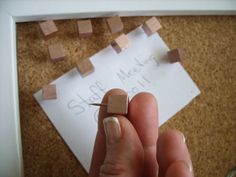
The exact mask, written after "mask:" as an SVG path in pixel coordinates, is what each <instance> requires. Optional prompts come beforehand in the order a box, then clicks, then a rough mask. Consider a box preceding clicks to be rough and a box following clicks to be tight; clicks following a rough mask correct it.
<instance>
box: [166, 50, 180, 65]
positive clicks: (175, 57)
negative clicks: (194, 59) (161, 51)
mask: <svg viewBox="0 0 236 177" xmlns="http://www.w3.org/2000/svg"><path fill="white" fill-rule="evenodd" d="M167 56H168V59H169V61H170V62H171V63H175V62H180V61H181V60H182V59H183V57H184V51H183V49H181V48H176V49H173V50H170V51H168V52H167Z"/></svg>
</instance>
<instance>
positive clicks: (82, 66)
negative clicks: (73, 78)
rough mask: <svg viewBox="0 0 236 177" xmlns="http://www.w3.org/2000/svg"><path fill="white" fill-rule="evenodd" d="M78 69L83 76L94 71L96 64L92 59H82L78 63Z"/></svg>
mask: <svg viewBox="0 0 236 177" xmlns="http://www.w3.org/2000/svg"><path fill="white" fill-rule="evenodd" d="M77 69H78V71H79V72H80V74H81V76H82V77H85V76H87V75H89V74H91V73H93V72H94V66H93V64H92V62H91V61H90V59H86V60H82V61H80V62H78V63H77Z"/></svg>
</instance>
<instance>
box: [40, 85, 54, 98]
mask: <svg viewBox="0 0 236 177" xmlns="http://www.w3.org/2000/svg"><path fill="white" fill-rule="evenodd" d="M42 93H43V99H44V100H51V99H57V90H56V85H55V84H51V85H45V86H43V89H42Z"/></svg>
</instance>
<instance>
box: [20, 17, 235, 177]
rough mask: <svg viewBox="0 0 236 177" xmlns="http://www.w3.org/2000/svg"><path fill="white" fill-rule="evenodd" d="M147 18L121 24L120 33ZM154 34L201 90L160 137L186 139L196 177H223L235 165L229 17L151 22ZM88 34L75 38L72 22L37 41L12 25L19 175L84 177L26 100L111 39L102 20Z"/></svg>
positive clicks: (32, 26) (34, 27)
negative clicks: (57, 50)
mask: <svg viewBox="0 0 236 177" xmlns="http://www.w3.org/2000/svg"><path fill="white" fill-rule="evenodd" d="M148 18H149V17H132V18H122V21H123V23H124V32H125V33H128V32H129V31H131V30H133V29H134V28H136V26H137V25H139V24H141V23H143V22H144V21H145V20H147V19H148ZM157 18H158V20H159V21H160V23H161V25H162V29H160V30H159V34H160V35H161V37H162V38H163V39H164V41H165V42H166V43H167V45H168V46H169V47H170V48H171V49H174V48H178V47H179V48H183V49H184V50H185V52H186V53H185V58H184V59H183V61H182V64H183V66H184V68H185V69H186V70H187V72H188V73H189V74H190V75H191V77H192V79H193V80H194V81H195V82H196V83H197V85H198V86H199V88H200V90H201V95H200V96H199V97H197V98H196V99H194V100H193V101H192V102H191V103H190V104H189V105H188V106H186V107H185V108H184V109H183V110H182V111H180V112H179V113H177V114H176V115H175V116H174V117H173V118H172V119H171V120H170V121H168V122H167V123H165V124H164V125H163V126H161V128H160V131H161V132H162V131H164V130H166V129H170V128H172V129H178V130H180V131H182V132H183V133H184V134H185V136H186V139H187V145H188V147H189V150H190V153H191V156H192V160H193V168H194V171H195V176H196V177H211V176H214V177H215V176H217V177H218V176H219V177H222V176H225V174H226V172H227V170H228V169H230V168H232V167H233V166H235V165H236V154H235V149H236V128H235V127H236V117H235V116H236V17H230V16H228V17H221V16H218V17H214V16H210V17H204V16H202V17H157ZM92 23H93V28H94V33H93V35H92V36H91V37H89V38H79V37H78V34H77V25H76V20H66V21H56V25H57V27H58V30H59V31H58V33H57V35H56V36H55V37H53V38H51V39H49V40H47V41H45V40H44V38H43V36H42V34H41V32H40V28H39V25H38V23H37V22H35V23H34V22H31V23H20V24H18V25H17V48H18V49H17V50H18V73H19V97H20V115H21V117H20V122H21V132H22V144H23V159H24V172H25V177H31V176H34V177H41V176H44V177H54V176H60V177H67V176H70V177H74V176H80V177H85V176H87V174H86V172H85V171H84V170H83V168H82V167H81V165H80V163H79V162H78V161H77V160H76V158H75V156H74V155H73V154H72V152H71V151H70V150H69V148H68V147H67V145H66V144H65V142H64V141H63V140H62V138H61V137H60V136H59V134H58V133H57V131H56V129H55V128H54V127H53V125H52V124H51V122H50V121H49V120H48V118H47V117H46V115H45V113H44V112H43V110H42V109H41V108H40V106H39V105H38V104H37V103H36V101H35V99H34V98H33V93H35V92H36V91H38V90H39V89H41V87H42V86H43V85H46V84H48V83H49V82H51V81H53V80H54V79H56V78H58V77H59V76H61V75H62V74H63V73H65V72H67V71H68V70H70V69H71V68H73V67H75V66H76V62H77V61H79V60H80V59H83V58H88V57H89V56H91V55H93V54H95V53H96V52H98V51H99V50H101V49H103V48H104V47H106V46H107V45H108V44H110V43H111V41H112V40H113V39H114V37H115V36H114V35H113V36H112V35H111V33H110V32H109V29H108V27H107V25H106V19H93V21H92ZM56 42H60V43H62V44H63V46H64V49H65V53H66V55H67V59H66V60H62V61H59V62H57V63H53V62H52V61H50V59H49V56H48V52H47V46H48V45H49V44H53V43H56Z"/></svg>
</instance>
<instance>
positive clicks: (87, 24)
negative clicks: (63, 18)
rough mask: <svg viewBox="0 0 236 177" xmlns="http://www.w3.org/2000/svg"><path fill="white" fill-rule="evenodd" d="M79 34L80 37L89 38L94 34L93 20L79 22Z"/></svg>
mask: <svg viewBox="0 0 236 177" xmlns="http://www.w3.org/2000/svg"><path fill="white" fill-rule="evenodd" d="M77 23H78V32H79V36H80V37H89V36H91V35H92V34H93V26H92V22H91V20H78V22H77Z"/></svg>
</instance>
